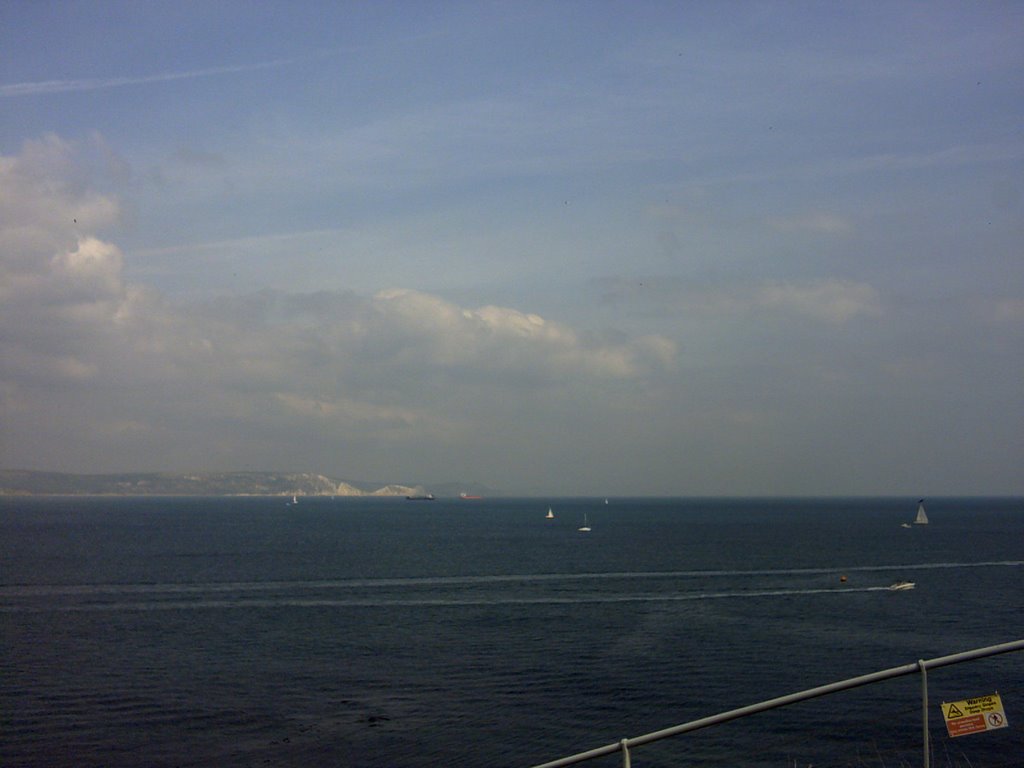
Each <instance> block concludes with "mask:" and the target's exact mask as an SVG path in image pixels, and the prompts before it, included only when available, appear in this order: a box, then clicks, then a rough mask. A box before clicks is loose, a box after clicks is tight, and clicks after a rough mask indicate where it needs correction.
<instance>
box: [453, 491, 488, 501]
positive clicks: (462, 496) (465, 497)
mask: <svg viewBox="0 0 1024 768" xmlns="http://www.w3.org/2000/svg"><path fill="white" fill-rule="evenodd" d="M459 498H460V499H463V500H469V499H482V498H483V496H476V495H474V494H471V493H466V492H465V491H463V492H462V493H460V494H459Z"/></svg>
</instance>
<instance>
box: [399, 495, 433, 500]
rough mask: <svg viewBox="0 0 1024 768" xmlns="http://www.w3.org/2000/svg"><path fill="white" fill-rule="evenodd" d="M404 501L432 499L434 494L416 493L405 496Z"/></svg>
mask: <svg viewBox="0 0 1024 768" xmlns="http://www.w3.org/2000/svg"><path fill="white" fill-rule="evenodd" d="M405 500H406V501H433V500H434V494H432V493H418V494H416V495H415V496H406V497H405Z"/></svg>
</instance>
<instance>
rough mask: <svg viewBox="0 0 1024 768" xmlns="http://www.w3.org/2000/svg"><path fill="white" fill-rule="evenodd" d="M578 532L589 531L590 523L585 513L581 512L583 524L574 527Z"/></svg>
mask: <svg viewBox="0 0 1024 768" xmlns="http://www.w3.org/2000/svg"><path fill="white" fill-rule="evenodd" d="M576 530H577V531H579V532H580V533H590V523H589V521H588V520H587V513H586V512H584V513H583V525H581V526H580V527H579V528H577V529H576Z"/></svg>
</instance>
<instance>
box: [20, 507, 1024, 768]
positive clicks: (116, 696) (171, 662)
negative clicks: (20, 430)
mask: <svg viewBox="0 0 1024 768" xmlns="http://www.w3.org/2000/svg"><path fill="white" fill-rule="evenodd" d="M290 501H291V498H290V497H289V498H287V499H285V498H281V497H272V498H268V497H232V498H181V497H175V498H165V497H160V498H156V497H141V498H128V497H11V496H8V497H2V498H0V623H2V648H0V659H2V670H0V718H2V730H0V765H2V766H4V767H5V768H15V767H18V766H25V767H30V766H32V767H34V766H47V768H51V767H53V766H74V767H75V768H89V767H91V766H96V767H97V768H98V767H99V766H104V767H106V768H113V767H117V766H126V767H128V766H131V767H133V768H134V767H136V766H137V767H140V768H141V767H143V766H145V767H146V768H159V767H163V766H167V767H171V766H217V767H218V768H219V767H225V768H234V767H235V766H238V767H242V766H252V767H254V768H255V767H257V766H260V767H262V766H287V767H294V768H298V767H299V766H302V767H303V768H311V767H315V766H335V767H337V766H360V767H364V766H381V767H387V768H420V767H426V766H430V767H431V768H433V767H434V766H473V767H476V766H501V767H505V766H507V767H508V768H529V767H530V766H534V765H538V764H541V763H544V762H547V761H551V760H555V759H557V758H560V757H564V756H567V755H571V754H574V753H577V752H582V751H585V750H589V749H593V748H597V747H602V746H604V745H608V744H613V743H617V742H619V741H620V740H621V739H623V738H631V737H636V736H640V735H642V734H645V733H649V732H652V731H657V730H660V729H663V728H667V727H670V726H674V725H677V724H681V723H687V722H690V721H693V720H697V719H699V718H703V717H707V716H710V715H714V714H717V713H721V712H726V711H729V710H732V709H735V708H738V707H743V706H746V705H750V704H755V703H757V702H760V701H763V700H767V699H771V698H775V697H779V696H784V695H786V694H790V693H795V692H798V691H802V690H805V689H808V688H813V687H816V686H821V685H825V684H827V683H831V682H835V681H839V680H843V679H847V678H852V677H857V676H860V675H865V674H868V673H872V672H876V671H879V670H884V669H890V668H894V667H899V666H903V665H907V664H912V663H915V662H917V661H918V660H928V659H934V658H937V657H941V656H947V655H950V654H956V653H960V652H963V651H968V650H971V649H975V648H981V647H986V646H992V645H996V644H1002V643H1006V642H1010V641H1015V640H1019V639H1021V638H1024V500H1022V499H1012V498H995V499H991V498H990V499H985V498H935V499H928V500H926V502H925V503H926V508H927V513H928V516H929V518H930V524H929V525H911V526H909V527H904V525H903V524H904V523H909V522H910V521H912V520H913V518H914V514H915V511H916V508H917V499H916V498H914V499H910V498H870V499H868V498H852V499H845V498H833V499H803V498H801V499H779V498H772V499H690V498H628V499H627V498H609V499H607V500H606V499H604V498H603V497H600V498H550V499H549V498H543V499H541V498H484V499H443V498H439V499H437V500H435V501H407V500H405V499H401V498H340V497H339V498H336V499H332V498H328V497H317V498H313V497H299V499H298V503H297V504H290V503H289V502H290ZM549 507H550V508H551V510H552V512H553V514H554V518H553V519H550V520H549V519H545V516H546V513H547V510H548V508H549ZM584 516H586V519H587V521H588V523H589V527H590V528H591V530H590V531H589V532H580V531H579V530H578V528H580V527H581V525H582V524H583V519H584ZM898 580H908V581H913V582H914V583H915V585H916V587H915V588H914V589H912V590H907V591H898V592H896V591H892V590H890V589H888V587H889V586H890V585H891V584H892V583H894V582H896V581H898ZM927 690H928V706H927V710H926V711H927V712H928V721H929V749H930V755H931V765H932V766H947V767H948V766H965V768H986V767H989V768H990V767H991V766H1021V765H1024V653H1020V652H1014V653H1004V654H1000V655H997V656H992V657H989V658H981V659H975V660H973V661H970V662H969V663H963V664H957V665H950V666H945V667H942V668H938V669H932V670H929V672H928V675H927ZM921 692H922V681H921V679H920V676H919V675H908V676H905V677H899V678H896V679H892V680H887V681H885V682H880V683H877V684H874V685H869V686H864V687H860V688H857V689H855V690H849V691H843V692H840V693H835V694H833V695H830V696H827V697H821V698H816V699H813V700H810V701H804V702H801V703H798V704H793V705H791V706H788V707H785V708H782V709H777V710H772V711H769V712H763V713H760V714H757V715H753V716H751V717H747V718H743V719H739V720H733V721H730V722H727V723H723V724H720V725H717V726H715V727H711V728H706V729H702V730H699V731H694V732H691V733H685V734H682V735H679V736H675V737H673V738H670V739H665V740H661V741H658V742H655V743H651V744H646V745H643V746H638V747H635V748H634V749H633V750H632V751H631V755H630V757H631V760H632V765H633V766H634V767H636V768H658V767H661V766H755V767H760V766H764V767H765V768H768V767H772V768H809V767H810V766H814V767H815V768H821V767H822V766H858V767H864V766H870V767H871V768H875V767H878V768H882V767H883V766H884V767H888V768H899V767H902V766H919V765H922V761H923V742H924V736H923V732H924V731H923V720H924V717H923V708H922V696H921ZM993 693H998V694H999V696H1000V698H1001V701H1002V703H1003V706H1004V715H1005V724H1006V725H1005V727H1002V728H998V729H993V730H988V731H985V732H980V733H972V734H969V735H964V736H959V737H955V738H954V737H950V736H949V734H948V732H947V730H946V726H945V722H944V719H943V711H942V708H941V704H942V703H943V702H957V701H965V700H967V699H970V698H976V697H981V696H985V695H989V694H993ZM585 765H592V766H621V765H623V761H622V756H621V755H612V756H608V757H602V758H599V759H596V760H593V761H591V762H589V763H585Z"/></svg>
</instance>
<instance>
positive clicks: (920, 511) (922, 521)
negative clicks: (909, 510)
mask: <svg viewBox="0 0 1024 768" xmlns="http://www.w3.org/2000/svg"><path fill="white" fill-rule="evenodd" d="M914 525H928V515H926V514H925V513H924V499H921V500H920V501H918V502H917V517H915V518H914Z"/></svg>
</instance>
